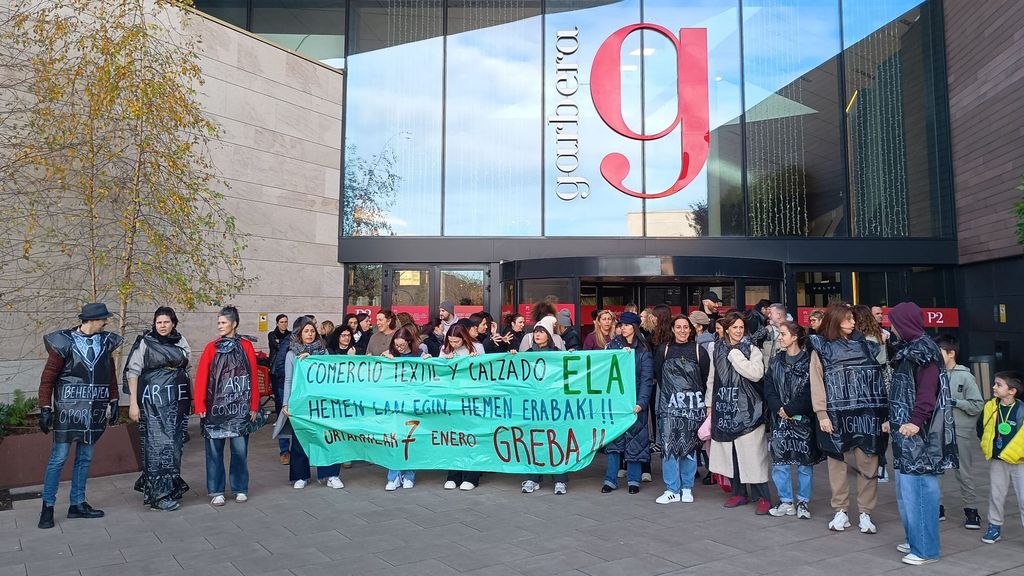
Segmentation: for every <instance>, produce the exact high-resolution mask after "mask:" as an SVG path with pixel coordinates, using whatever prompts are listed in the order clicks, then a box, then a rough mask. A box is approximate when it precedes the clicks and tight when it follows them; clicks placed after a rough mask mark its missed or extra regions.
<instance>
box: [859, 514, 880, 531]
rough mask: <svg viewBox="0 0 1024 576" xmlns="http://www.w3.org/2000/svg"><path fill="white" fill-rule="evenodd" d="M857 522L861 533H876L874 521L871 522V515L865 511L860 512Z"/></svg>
mask: <svg viewBox="0 0 1024 576" xmlns="http://www.w3.org/2000/svg"><path fill="white" fill-rule="evenodd" d="M858 524H860V532H861V534H876V533H878V528H875V525H874V523H873V522H871V515H870V514H868V513H867V512H861V513H860V522H858Z"/></svg>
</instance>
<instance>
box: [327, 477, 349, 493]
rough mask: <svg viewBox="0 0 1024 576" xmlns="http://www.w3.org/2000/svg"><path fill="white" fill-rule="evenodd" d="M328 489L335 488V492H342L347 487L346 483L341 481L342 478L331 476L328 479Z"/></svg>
mask: <svg viewBox="0 0 1024 576" xmlns="http://www.w3.org/2000/svg"><path fill="white" fill-rule="evenodd" d="M327 487H328V488H334V489H335V490H340V489H342V488H344V487H345V483H344V482H342V481H341V478H338V477H337V476H331V477H330V478H328V479H327Z"/></svg>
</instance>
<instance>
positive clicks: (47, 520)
mask: <svg viewBox="0 0 1024 576" xmlns="http://www.w3.org/2000/svg"><path fill="white" fill-rule="evenodd" d="M39 528H41V529H43V530H46V529H47V528H53V506H47V505H46V504H43V511H42V512H40V513H39Z"/></svg>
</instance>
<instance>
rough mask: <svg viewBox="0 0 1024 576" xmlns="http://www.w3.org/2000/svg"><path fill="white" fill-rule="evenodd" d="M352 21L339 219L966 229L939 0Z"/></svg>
mask: <svg viewBox="0 0 1024 576" xmlns="http://www.w3.org/2000/svg"><path fill="white" fill-rule="evenodd" d="M254 1H255V0H254ZM347 37H348V46H347V52H346V54H345V58H346V62H345V63H346V68H347V70H346V104H345V116H346V118H345V178H344V188H345V190H344V196H343V198H344V200H343V201H344V207H343V213H344V216H343V218H342V234H343V235H347V236H391V235H396V236H428V237H429V236H473V237H511V236H519V237H539V236H584V237H585V236H606V237H607V236H612V237H615V236H618V237H629V236H646V237H697V236H754V237H769V236H770V237H803V236H809V237H882V238H899V237H932V238H940V237H951V236H952V234H953V218H952V200H951V198H952V194H951V179H950V171H949V161H948V157H949V137H948V118H947V115H948V114H947V111H946V110H947V104H946V95H945V88H944V83H945V70H944V65H945V64H944V56H943V41H942V18H941V9H940V6H939V5H938V4H937V2H936V0H930V1H928V2H923V3H919V2H915V1H913V0H843V1H842V2H840V1H839V0H686V1H683V2H679V1H670V0H621V1H611V0H548V1H546V2H540V1H537V0H500V1H499V0H476V1H472V2H470V1H462V0H447V1H441V0H424V1H417V2H412V1H408V0H404V1H403V0H391V1H388V2H378V1H368V0H351V1H350V2H349V10H348V14H347Z"/></svg>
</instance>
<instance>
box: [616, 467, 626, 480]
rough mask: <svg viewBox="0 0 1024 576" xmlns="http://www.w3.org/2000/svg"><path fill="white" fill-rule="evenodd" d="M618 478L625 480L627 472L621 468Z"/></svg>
mask: <svg viewBox="0 0 1024 576" xmlns="http://www.w3.org/2000/svg"><path fill="white" fill-rule="evenodd" d="M618 477H619V478H625V477H626V471H625V470H623V469H621V468H620V469H619V473H618Z"/></svg>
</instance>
